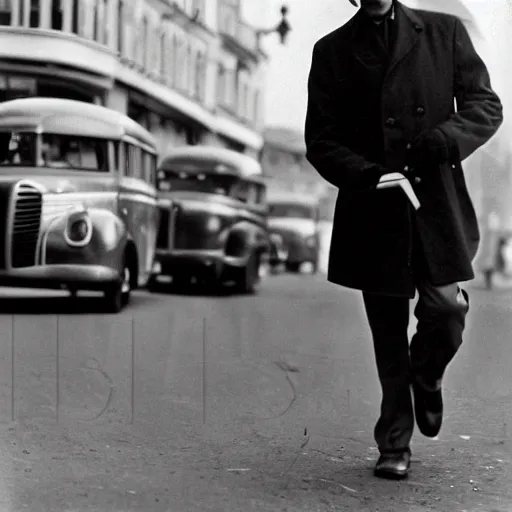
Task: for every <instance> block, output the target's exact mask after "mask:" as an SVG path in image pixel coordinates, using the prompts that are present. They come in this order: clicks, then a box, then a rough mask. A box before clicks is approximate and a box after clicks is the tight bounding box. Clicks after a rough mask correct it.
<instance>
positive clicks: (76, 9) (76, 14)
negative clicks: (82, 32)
mask: <svg viewBox="0 0 512 512" xmlns="http://www.w3.org/2000/svg"><path fill="white" fill-rule="evenodd" d="M79 4H80V0H73V13H72V14H71V31H72V32H73V33H74V34H78V33H79V26H78V24H79V20H80V5H79Z"/></svg>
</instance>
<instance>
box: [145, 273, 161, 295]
mask: <svg viewBox="0 0 512 512" xmlns="http://www.w3.org/2000/svg"><path fill="white" fill-rule="evenodd" d="M146 289H147V290H148V292H150V293H154V292H156V291H157V290H158V280H157V278H156V276H150V278H149V279H148V282H147V284H146Z"/></svg>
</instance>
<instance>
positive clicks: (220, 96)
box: [217, 64, 226, 104]
mask: <svg viewBox="0 0 512 512" xmlns="http://www.w3.org/2000/svg"><path fill="white" fill-rule="evenodd" d="M225 98H226V68H225V67H224V66H223V65H222V64H220V65H219V76H218V91H217V100H218V101H219V103H222V104H224V100H225Z"/></svg>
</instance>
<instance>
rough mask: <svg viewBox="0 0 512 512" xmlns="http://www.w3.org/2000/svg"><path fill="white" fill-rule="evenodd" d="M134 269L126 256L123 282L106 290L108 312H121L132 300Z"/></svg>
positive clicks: (105, 297) (106, 308) (122, 276)
mask: <svg viewBox="0 0 512 512" xmlns="http://www.w3.org/2000/svg"><path fill="white" fill-rule="evenodd" d="M131 279H132V269H131V268H130V265H129V263H128V259H127V258H126V257H125V258H124V262H123V270H122V272H121V282H120V283H116V284H115V285H113V286H112V287H111V288H108V289H107V290H105V295H104V302H105V310H106V311H107V312H108V313H119V312H120V311H121V310H122V309H123V308H124V307H125V306H127V305H128V304H129V302H130V298H131V291H132V282H131Z"/></svg>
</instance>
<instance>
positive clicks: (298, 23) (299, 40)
mask: <svg viewBox="0 0 512 512" xmlns="http://www.w3.org/2000/svg"><path fill="white" fill-rule="evenodd" d="M506 1H507V0H463V2H464V4H465V5H466V6H467V8H468V10H469V11H471V13H472V15H473V16H474V18H475V19H476V20H478V21H477V23H478V24H479V30H480V31H481V33H482V34H484V37H485V38H486V41H487V43H485V44H487V45H488V46H483V44H484V43H482V42H481V41H480V40H477V38H476V36H475V45H476V46H477V49H478V50H479V52H480V53H481V54H482V57H483V58H484V60H486V62H487V64H488V66H489V68H490V71H491V77H492V78H493V79H494V82H495V83H494V84H493V85H495V86H496V88H497V90H498V92H500V91H501V89H502V88H503V86H502V85H501V82H500V80H501V76H498V74H499V73H500V70H499V69H497V68H499V66H500V65H501V66H502V65H503V62H502V61H503V58H502V57H501V56H500V55H499V48H502V47H503V44H504V43H503V40H502V39H499V38H500V37H503V36H502V35H500V30H499V29H500V27H499V20H500V19H502V18H503V12H504V11H502V10H501V9H503V5H504V2H506ZM282 3H283V2H282V1H279V0H259V1H256V0H246V1H245V3H244V5H245V7H244V14H245V16H246V18H247V19H248V21H250V22H251V23H252V24H256V25H258V26H262V27H265V26H271V25H273V24H276V23H277V22H278V21H279V19H280V13H279V9H280V7H281V5H282ZM403 3H404V4H406V5H408V6H410V7H418V6H420V7H422V8H427V9H428V8H431V9H432V8H433V9H435V6H436V4H439V3H440V5H442V6H443V7H442V8H443V9H445V6H446V10H448V11H450V10H451V9H454V8H455V7H456V1H455V0H404V1H403ZM286 4H287V5H288V7H289V10H290V13H289V22H290V24H291V25H292V27H293V30H292V32H291V33H290V34H289V38H288V41H287V44H286V45H285V46H281V45H280V44H279V42H278V39H277V36H276V35H269V36H266V37H265V39H264V47H265V49H266V51H267V53H268V54H269V57H270V61H269V63H268V79H267V88H266V108H265V116H266V124H267V125H279V126H286V127H291V128H297V129H300V130H302V128H303V124H304V116H305V107H306V99H307V96H306V81H307V76H308V72H309V66H310V63H311V51H312V48H313V44H314V43H315V41H316V40H317V39H319V38H320V37H321V36H322V35H324V34H326V33H328V32H330V31H331V30H334V29H335V28H337V27H338V26H340V25H342V24H343V23H345V22H346V21H348V19H350V18H351V17H352V16H353V15H354V14H355V12H356V9H355V8H354V7H353V6H352V5H351V4H350V3H349V2H348V0H287V1H286ZM509 31H511V32H512V28H509ZM504 55H505V53H504Z"/></svg>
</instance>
